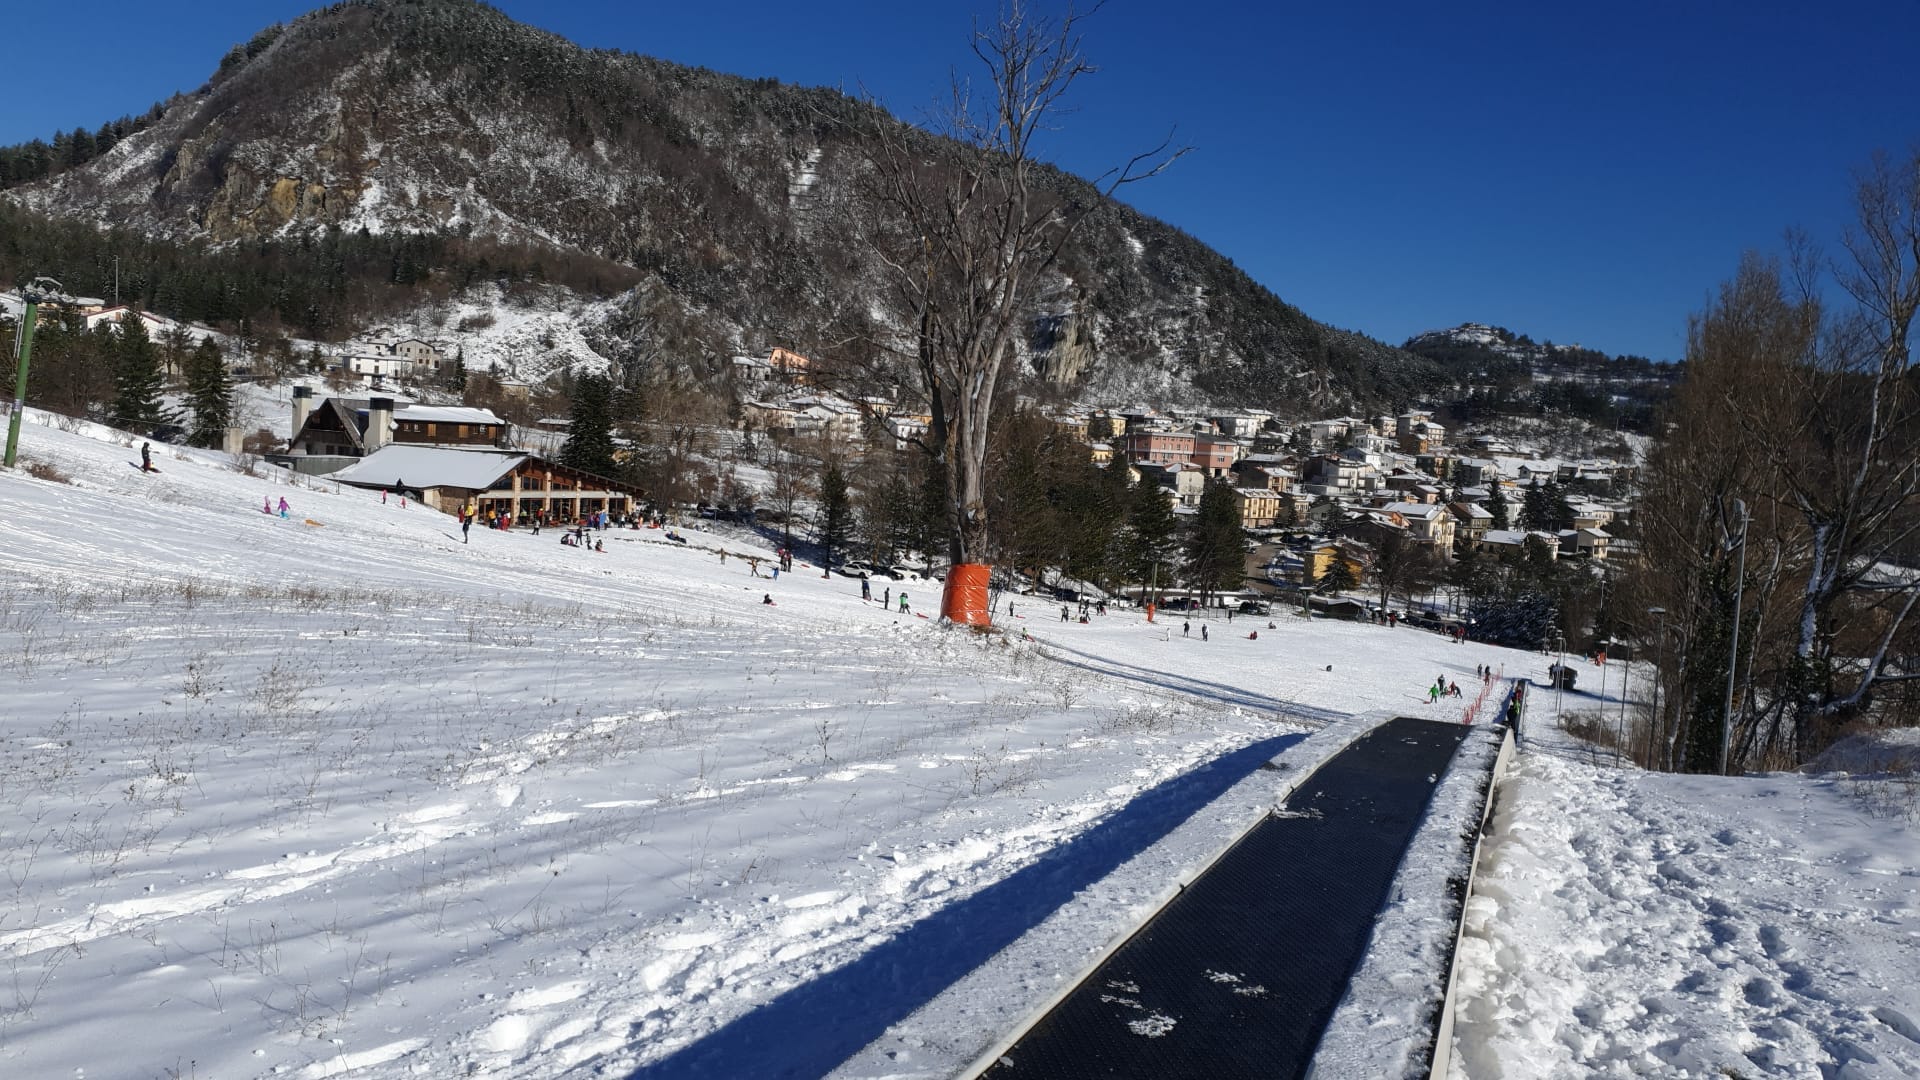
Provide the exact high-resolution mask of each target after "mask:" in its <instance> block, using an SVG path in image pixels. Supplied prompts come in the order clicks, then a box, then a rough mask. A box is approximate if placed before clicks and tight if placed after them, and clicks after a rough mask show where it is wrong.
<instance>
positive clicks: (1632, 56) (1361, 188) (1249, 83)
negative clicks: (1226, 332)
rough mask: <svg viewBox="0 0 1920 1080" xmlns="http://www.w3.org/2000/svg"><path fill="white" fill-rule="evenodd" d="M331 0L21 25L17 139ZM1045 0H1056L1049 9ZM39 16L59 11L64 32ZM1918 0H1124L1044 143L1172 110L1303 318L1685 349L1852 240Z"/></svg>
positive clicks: (1217, 226) (1199, 209)
mask: <svg viewBox="0 0 1920 1080" xmlns="http://www.w3.org/2000/svg"><path fill="white" fill-rule="evenodd" d="M314 6H316V5H315V3H314V2H313V0H191V2H187V3H162V4H158V5H156V4H154V3H151V2H146V3H138V4H136V3H133V2H131V0H96V2H95V3H93V4H90V5H89V6H88V8H87V21H88V24H89V25H91V26H96V27H112V28H114V29H113V30H112V31H111V32H109V33H103V34H96V35H91V36H90V37H89V38H88V39H87V40H86V41H84V42H80V41H78V40H75V41H73V42H69V43H64V44H59V45H58V46H57V47H56V42H55V40H54V39H53V38H50V37H45V36H41V37H38V38H37V41H38V44H37V45H36V46H35V47H33V48H30V49H25V50H20V49H19V48H18V43H17V42H15V43H12V44H9V45H8V46H6V47H5V49H4V53H0V102H5V107H4V108H0V143H12V142H18V141H21V140H24V139H29V138H33V137H36V136H38V137H46V136H50V135H51V134H52V133H53V132H55V131H57V130H67V129H71V128H73V127H75V126H86V127H89V128H91V127H95V126H98V125H99V124H100V123H101V122H102V121H104V120H107V119H111V118H113V117H116V116H119V115H121V114H123V113H138V112H140V111H142V110H144V109H145V108H146V107H147V106H148V105H149V104H151V103H152V102H154V101H155V100H158V99H160V98H163V97H165V96H166V95H168V94H170V93H172V92H174V91H176V90H192V89H193V88H195V87H197V86H198V85H199V84H200V83H201V82H203V81H204V80H205V78H206V77H207V75H208V74H210V73H211V72H212V70H213V68H214V66H215V65H216V64H217V63H218V61H219V59H220V56H221V54H222V53H224V52H225V51H226V50H227V48H228V47H229V46H231V45H233V44H234V43H236V42H240V41H244V40H246V39H247V38H248V37H250V36H252V34H253V33H254V31H256V30H258V29H259V28H261V27H262V26H265V25H267V24H269V23H271V22H274V21H276V20H284V19H289V18H292V17H295V16H297V15H299V14H301V13H303V12H304V11H306V10H308V9H310V8H312V7H314ZM496 6H497V7H499V8H501V9H502V10H503V11H505V12H506V13H507V14H509V15H511V16H513V17H515V18H518V19H521V20H523V21H526V22H530V23H533V24H534V25H537V26H540V27H543V28H545V29H549V30H552V31H554V32H556V33H559V34H562V35H564V36H566V37H568V38H571V39H573V40H575V41H577V42H580V43H581V44H583V45H589V46H595V47H602V48H620V49H627V50H630V51H634V52H640V53H646V54H649V55H653V56H658V57H661V58H663V59H667V60H673V61H677V62H681V63H687V64H697V65H702V66H705V67H709V68H713V69H716V70H720V71H728V72H734V73H738V74H742V75H749V76H755V77H761V76H772V77H776V78H779V79H781V80H783V81H786V82H793V83H802V84H809V85H827V86H843V87H846V88H849V89H858V88H861V87H865V88H867V89H868V90H871V91H872V92H873V93H875V94H877V95H878V96H880V97H881V99H882V100H883V101H885V102H886V103H887V104H889V105H890V106H891V107H893V108H894V109H895V111H896V112H900V113H902V114H904V115H907V116H909V117H914V116H918V115H919V114H920V113H921V112H922V111H923V110H924V108H925V106H927V105H928V104H930V103H932V102H933V101H935V100H936V99H937V97H938V96H939V94H940V92H941V90H942V89H943V87H944V86H945V85H946V80H947V75H948V72H949V71H950V70H951V69H952V68H953V67H954V66H956V65H959V64H962V63H963V61H964V60H965V59H967V57H966V54H965V37H966V33H967V29H968V27H969V25H970V19H971V17H972V13H973V12H975V11H979V12H981V13H983V14H988V15H990V14H991V12H992V8H991V7H990V6H987V5H986V3H984V2H983V3H982V5H981V6H979V7H969V6H968V5H964V4H942V3H931V4H901V3H896V2H884V3H883V2H871V3H867V2H862V3H852V2H835V0H816V2H815V3H812V4H791V3H787V4H773V3H761V2H758V0H735V2H732V3H705V4H674V5H662V4H656V3H649V2H644V0H544V2H541V0H500V2H498V3H497V4H496ZM1042 10H1051V8H1050V7H1047V6H1043V8H1042ZM51 17H53V16H47V15H45V14H44V13H43V15H42V16H41V17H39V19H38V22H39V23H40V25H41V29H42V30H45V29H46V28H47V27H46V23H45V19H46V18H51ZM1916 43H1920V3H1915V2H1913V0H1835V2H1828V3H1824V4H1819V5H1814V4H1806V3H1794V4H1789V3H1782V2H1777V0H1758V2H1751V3H1736V2H1706V0H1669V2H1666V3H1640V2H1637V0H1636V2H1624V3H1606V4H1592V5H1561V4H1539V3H1525V4H1523V3H1481V4H1474V3H1467V4H1449V5H1442V4H1434V3H1384V2H1377V3H1369V4H1325V3H1322V4H1313V5H1293V4H1273V3H1244V4H1243V3H1216V2H1211V0H1200V2H1194V3H1185V4H1178V5H1174V4H1167V3H1164V2H1162V3H1152V2H1148V0H1110V2H1109V3H1108V4H1107V5H1106V6H1105V7H1104V8H1102V9H1101V10H1100V11H1099V13H1098V14H1097V15H1096V16H1095V17H1093V18H1092V19H1090V20H1089V21H1088V22H1087V23H1086V35H1085V47H1086V51H1087V53H1088V55H1089V57H1090V58H1091V59H1092V60H1093V61H1094V62H1095V63H1097V64H1098V65H1099V66H1100V68H1101V70H1100V72H1099V73H1098V74H1096V75H1094V76H1091V77H1090V78H1088V79H1087V80H1086V81H1085V82H1084V83H1083V84H1082V85H1081V86H1080V87H1079V88H1078V90H1077V91H1076V94H1075V96H1074V98H1073V99H1072V104H1073V105H1074V106H1075V111H1074V112H1073V113H1072V114H1071V115H1067V116H1065V117H1063V118H1062V120H1061V127H1060V130H1058V131H1057V132H1056V133H1054V134H1053V135H1052V136H1051V137H1050V138H1049V141H1048V144H1047V146H1046V148H1045V149H1046V152H1047V153H1048V154H1049V155H1050V156H1051V157H1052V158H1053V159H1054V160H1055V161H1057V162H1058V163H1059V164H1061V165H1063V166H1065V167H1067V168H1070V169H1072V170H1074V171H1076V172H1079V173H1082V174H1085V175H1091V174H1095V173H1098V172H1101V171H1103V170H1104V169H1106V168H1107V167H1109V166H1111V165H1114V164H1118V163H1119V162H1121V161H1124V160H1125V158H1126V157H1127V156H1129V155H1130V154H1131V153H1133V152H1134V151H1137V150H1140V149H1144V148H1147V147H1150V146H1152V145H1153V144H1155V143H1156V142H1158V141H1159V139H1160V138H1161V137H1162V136H1164V135H1165V134H1166V133H1167V132H1168V131H1169V130H1172V129H1177V138H1178V140H1179V141H1180V142H1182V143H1185V144H1189V145H1191V146H1192V147H1193V148H1194V149H1193V152H1192V153H1191V154H1190V155H1188V157H1187V158H1185V159H1184V160H1182V161H1180V162H1179V163H1178V164H1177V165H1176V166H1175V167H1174V168H1173V170H1172V171H1170V172H1169V173H1167V174H1165V175H1163V176H1161V177H1159V178H1156V179H1155V180H1153V181H1151V182H1149V183H1146V184H1142V185H1138V186H1134V187H1130V188H1128V189H1126V192H1125V196H1126V198H1127V199H1128V201H1130V202H1132V203H1133V204H1134V205H1136V206H1138V207H1139V208H1140V209H1142V210H1144V211H1145V212H1147V213H1150V214H1153V215H1155V216H1156V217H1160V218H1162V219H1164V220H1166V221H1169V222H1171V223H1173V224H1175V225H1178V226H1180V227H1181V228H1183V229H1185V230H1187V231H1188V232H1190V233H1192V234H1194V235H1195V236H1197V237H1199V238H1200V239H1201V240H1203V241H1206V242H1207V243H1209V244H1211V245H1213V246H1214V247H1216V248H1218V249H1219V250H1220V251H1222V252H1224V253H1225V254H1226V255H1228V256H1229V257H1231V258H1232V259H1233V260H1234V262H1235V263H1236V264H1238V265H1239V266H1240V267H1241V268H1243V269H1244V270H1246V271H1247V272H1248V273H1250V274H1252V275H1253V276H1254V277H1255V278H1256V279H1257V280H1259V281H1261V282H1262V283H1264V284H1265V285H1267V286H1268V287H1270V288H1272V289H1273V290H1274V291H1275V292H1276V293H1278V294H1279V295H1280V296H1281V297H1282V298H1284V299H1286V300H1287V301H1289V302H1291V303H1294V304H1296V305H1298V306H1299V307H1300V308H1302V309H1303V310H1305V311H1306V312H1307V313H1308V314H1310V315H1313V316H1314V317H1316V318H1319V319H1321V320H1323V321H1326V322H1329V323H1332V324H1334V325H1336V326H1342V327H1347V328H1350V329H1356V330H1360V331H1363V332H1366V333H1368V334H1372V335H1374V336H1375V337H1379V338H1381V339H1384V340H1386V341H1389V342H1393V343H1396V344H1397V343H1399V342H1400V341H1403V340H1405V339H1406V338H1407V337H1408V336H1410V335H1411V334H1414V333H1417V332H1419V331H1420V330H1424V329H1430V328H1434V327H1440V326H1448V325H1452V324H1454V323H1458V322H1464V321H1469V320H1471V321H1480V322H1492V323H1497V324H1501V325H1505V326H1507V327H1510V328H1512V329H1514V330H1516V331H1523V332H1526V333H1529V334H1531V335H1533V336H1534V337H1535V338H1541V339H1551V340H1554V341H1558V342H1580V343H1582V344H1586V345H1589V346H1591V347H1594V348H1598V349H1602V350H1604V351H1607V352H1616V353H1618V352H1631V353H1639V354H1642V355H1649V356H1654V357H1658V358H1663V359H1664V358H1674V357H1677V356H1678V355H1679V354H1680V352H1681V351H1682V347H1683V342H1684V336H1685V327H1686V319H1687V316H1688V314H1689V312H1692V311H1696V310H1698V309H1699V308H1701V307H1702V306H1703V304H1704V302H1705V299H1706V297H1707V296H1708V294H1709V293H1710V292H1711V290H1712V289H1713V288H1714V287H1715V286H1716V284H1717V283H1718V282H1719V281H1721V280H1722V279H1724V278H1725V277H1727V276H1728V275H1730V274H1731V273H1732V271H1733V269H1734V267H1735V265H1736V263H1737V261H1738V259H1739V256H1740V254H1741V252H1742V251H1743V250H1746V249H1749V248H1771V247H1773V246H1775V245H1776V244H1777V242H1778V238H1779V236H1780V234H1781V231H1782V230H1783V229H1784V228H1786V227H1787V226H1790V225H1797V226H1801V227H1804V228H1807V229H1808V230H1810V231H1811V232H1812V233H1813V234H1814V235H1816V236H1817V237H1821V238H1823V239H1832V238H1834V237H1836V236H1837V234H1838V230H1839V229H1840V227H1841V226H1842V225H1843V224H1844V222H1845V219H1846V216H1847V212H1848V202H1849V198H1850V193H1851V186H1852V180H1851V172H1852V170H1853V169H1855V168H1856V167H1858V166H1859V165H1861V164H1862V163H1863V162H1865V161H1866V160H1867V159H1868V157H1869V155H1870V154H1871V153H1872V152H1873V151H1874V150H1876V149H1883V150H1887V151H1891V152H1899V151H1902V150H1903V149H1904V148H1906V147H1908V146H1910V145H1912V144H1913V143H1914V142H1915V141H1916V140H1920V79H1917V78H1916V77H1915V75H1914V71H1915V70H1916V69H1920V49H1916V47H1915V45H1916Z"/></svg>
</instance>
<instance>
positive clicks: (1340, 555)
mask: <svg viewBox="0 0 1920 1080" xmlns="http://www.w3.org/2000/svg"><path fill="white" fill-rule="evenodd" d="M1336 559H1337V560H1339V561H1341V562H1343V563H1346V564H1347V571H1348V572H1349V573H1351V574H1352V575H1353V580H1354V583H1355V584H1356V585H1358V584H1364V583H1365V582H1366V577H1367V567H1368V566H1369V565H1370V564H1371V561H1372V556H1371V553H1370V552H1368V551H1367V549H1366V548H1364V547H1362V546H1361V545H1359V544H1356V543H1353V542H1352V541H1349V540H1316V541H1310V542H1307V543H1303V544H1298V545H1293V546H1289V547H1284V548H1281V549H1279V550H1278V551H1276V552H1275V553H1274V557H1273V561H1272V562H1270V563H1268V564H1267V580H1268V581H1270V582H1272V583H1273V584H1275V585H1283V586H1284V585H1291V586H1294V587H1296V588H1298V587H1300V586H1301V585H1303V584H1304V585H1308V586H1311V585H1313V584H1315V583H1317V582H1318V581H1320V579H1322V578H1324V577H1326V576H1327V571H1328V570H1330V569H1332V567H1333V563H1334V560H1336Z"/></svg>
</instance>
